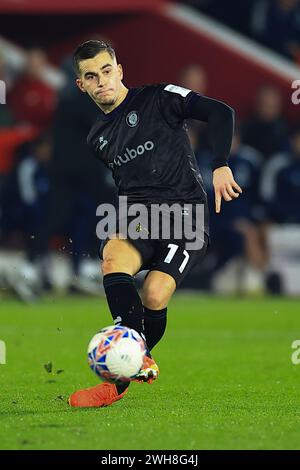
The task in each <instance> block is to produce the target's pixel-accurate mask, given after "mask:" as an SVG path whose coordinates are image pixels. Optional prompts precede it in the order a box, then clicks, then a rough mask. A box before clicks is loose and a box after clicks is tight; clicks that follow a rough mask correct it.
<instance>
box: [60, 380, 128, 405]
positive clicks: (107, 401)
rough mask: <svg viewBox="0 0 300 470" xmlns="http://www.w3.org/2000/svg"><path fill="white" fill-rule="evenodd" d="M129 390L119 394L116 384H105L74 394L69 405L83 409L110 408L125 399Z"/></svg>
mask: <svg viewBox="0 0 300 470" xmlns="http://www.w3.org/2000/svg"><path fill="white" fill-rule="evenodd" d="M127 390H128V388H127V389H126V390H125V391H124V392H123V393H120V394H118V391H117V387H116V386H115V385H114V384H110V383H107V382H103V383H101V384H99V385H96V386H95V387H90V388H86V389H84V390H78V391H77V392H74V393H72V395H71V396H70V398H69V405H70V406H77V407H82V408H87V407H95V408H100V407H101V406H109V405H112V404H113V403H114V402H115V401H118V400H120V399H121V398H123V397H124V395H125V394H126V393H127Z"/></svg>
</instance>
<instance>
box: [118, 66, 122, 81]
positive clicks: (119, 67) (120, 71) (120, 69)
mask: <svg viewBox="0 0 300 470" xmlns="http://www.w3.org/2000/svg"><path fill="white" fill-rule="evenodd" d="M118 69H119V75H120V80H123V67H122V65H121V64H118Z"/></svg>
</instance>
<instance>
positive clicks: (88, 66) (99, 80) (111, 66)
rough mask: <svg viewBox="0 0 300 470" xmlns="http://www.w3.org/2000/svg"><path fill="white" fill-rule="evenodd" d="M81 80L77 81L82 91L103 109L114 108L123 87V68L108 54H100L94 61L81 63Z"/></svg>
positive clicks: (86, 60)
mask: <svg viewBox="0 0 300 470" xmlns="http://www.w3.org/2000/svg"><path fill="white" fill-rule="evenodd" d="M79 66H80V72H81V74H80V78H78V79H77V80H76V83H77V85H78V86H79V88H80V90H81V91H83V92H85V93H88V94H89V96H90V97H91V98H92V99H93V100H94V101H95V102H96V103H97V105H98V106H100V107H101V108H106V107H107V108H109V107H111V106H113V105H114V104H115V103H116V102H117V100H118V97H119V94H120V90H121V87H122V78H123V71H122V66H121V65H120V64H117V61H116V59H114V58H112V57H111V56H110V55H109V53H108V52H100V53H99V54H97V55H96V56H95V57H93V58H92V59H85V60H82V61H80V64H79Z"/></svg>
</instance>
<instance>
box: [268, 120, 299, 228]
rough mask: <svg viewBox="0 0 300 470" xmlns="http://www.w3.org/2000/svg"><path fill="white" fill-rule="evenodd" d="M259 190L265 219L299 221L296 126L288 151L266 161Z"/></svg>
mask: <svg viewBox="0 0 300 470" xmlns="http://www.w3.org/2000/svg"><path fill="white" fill-rule="evenodd" d="M261 192H262V197H263V200H264V201H265V203H266V205H267V209H268V214H267V215H268V217H267V218H268V219H269V221H271V222H275V223H280V224H283V223H290V224H300V128H298V129H295V130H294V131H293V133H292V134H291V137H290V150H289V151H287V152H284V153H282V154H278V155H275V156H274V157H273V158H271V159H270V161H269V162H268V163H267V164H266V166H265V169H264V172H263V177H262V184H261Z"/></svg>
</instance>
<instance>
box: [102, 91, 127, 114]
mask: <svg viewBox="0 0 300 470" xmlns="http://www.w3.org/2000/svg"><path fill="white" fill-rule="evenodd" d="M128 91H129V90H128V88H126V86H125V85H123V84H122V86H121V89H120V93H119V96H118V98H117V100H116V102H115V103H114V104H112V105H110V106H100V105H99V107H100V109H101V111H103V112H104V113H105V114H108V113H111V112H112V111H113V110H114V109H115V108H117V107H118V106H120V104H121V103H122V102H123V101H124V100H125V98H126V96H127V93H128Z"/></svg>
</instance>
